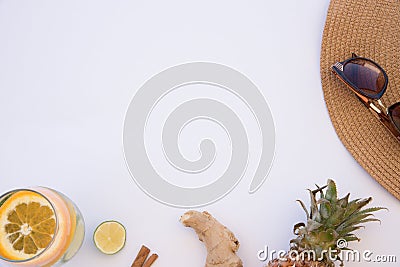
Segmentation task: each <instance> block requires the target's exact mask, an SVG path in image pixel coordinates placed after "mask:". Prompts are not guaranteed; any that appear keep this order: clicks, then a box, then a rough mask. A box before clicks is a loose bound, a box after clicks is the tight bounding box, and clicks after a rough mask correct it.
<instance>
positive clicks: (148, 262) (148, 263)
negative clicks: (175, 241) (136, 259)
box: [143, 254, 158, 267]
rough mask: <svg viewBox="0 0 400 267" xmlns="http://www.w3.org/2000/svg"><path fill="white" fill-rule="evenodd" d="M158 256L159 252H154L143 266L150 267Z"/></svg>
mask: <svg viewBox="0 0 400 267" xmlns="http://www.w3.org/2000/svg"><path fill="white" fill-rule="evenodd" d="M157 258H158V255H157V254H152V255H151V256H150V257H149V258H148V260H147V261H146V262H145V263H144V264H143V267H150V266H151V265H152V264H153V263H154V262H155V261H156V259H157Z"/></svg>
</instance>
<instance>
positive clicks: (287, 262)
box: [266, 257, 335, 267]
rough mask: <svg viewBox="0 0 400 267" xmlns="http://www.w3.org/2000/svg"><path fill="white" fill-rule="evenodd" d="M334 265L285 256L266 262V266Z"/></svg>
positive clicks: (304, 266)
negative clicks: (284, 258)
mask: <svg viewBox="0 0 400 267" xmlns="http://www.w3.org/2000/svg"><path fill="white" fill-rule="evenodd" d="M295 266H296V267H334V266H335V265H329V264H328V265H327V263H325V262H319V261H308V260H295V261H293V260H291V259H290V258H289V257H286V260H280V259H274V260H272V261H270V262H268V264H267V266H266V267H295Z"/></svg>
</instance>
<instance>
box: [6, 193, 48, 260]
mask: <svg viewBox="0 0 400 267" xmlns="http://www.w3.org/2000/svg"><path fill="white" fill-rule="evenodd" d="M0 205H1V206H0V255H1V256H2V257H3V258H6V259H9V260H26V259H29V258H32V257H34V256H35V255H38V254H39V253H41V252H42V251H43V250H44V249H45V248H46V247H47V246H48V245H49V244H50V243H51V241H52V239H53V236H54V233H55V231H56V218H55V213H54V210H53V208H52V206H51V205H50V203H49V202H48V201H47V200H46V199H45V198H44V197H43V196H42V195H40V194H38V193H36V192H33V191H28V190H21V191H17V192H15V193H12V194H11V195H10V196H8V198H7V199H6V200H4V201H3V203H0Z"/></svg>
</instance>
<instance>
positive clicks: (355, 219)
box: [267, 180, 384, 267]
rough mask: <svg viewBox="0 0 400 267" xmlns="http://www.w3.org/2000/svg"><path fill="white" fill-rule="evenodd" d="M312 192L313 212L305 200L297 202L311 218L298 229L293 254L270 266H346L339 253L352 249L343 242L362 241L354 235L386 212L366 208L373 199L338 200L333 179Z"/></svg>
mask: <svg viewBox="0 0 400 267" xmlns="http://www.w3.org/2000/svg"><path fill="white" fill-rule="evenodd" d="M324 191H325V192H324ZM309 192H310V198H311V209H310V211H308V210H307V209H306V207H305V205H304V203H303V202H302V201H301V200H297V201H298V202H299V203H300V205H301V207H302V208H303V209H304V211H305V213H306V215H307V222H306V223H298V224H296V225H295V226H294V230H293V231H294V234H295V235H296V238H294V239H292V240H291V241H290V248H291V250H290V252H289V253H288V254H286V255H285V257H284V258H283V259H282V258H280V259H273V260H272V261H270V262H269V263H268V265H267V267H289V266H290V267H292V266H296V267H334V266H335V261H336V260H338V261H340V262H341V264H340V266H343V261H342V260H341V259H340V257H339V254H340V253H341V250H346V249H347V250H348V248H347V247H343V246H342V244H341V243H340V242H342V243H345V244H347V242H350V241H359V238H358V237H357V236H355V235H354V233H353V232H354V231H355V230H357V229H359V228H361V227H363V226H362V224H363V223H366V222H371V221H379V220H378V219H375V218H371V216H372V213H373V212H375V211H378V210H381V209H384V208H382V207H374V208H365V209H364V206H366V205H367V204H368V203H369V202H370V201H371V200H372V198H371V197H369V198H366V199H355V200H352V201H349V196H350V194H347V195H346V196H345V197H343V198H338V197H337V190H336V184H335V182H334V181H332V180H328V183H327V185H325V186H324V187H318V186H317V189H316V190H313V191H311V190H309ZM318 193H319V199H317V194H318ZM311 252H313V253H311ZM296 256H298V257H297V258H296Z"/></svg>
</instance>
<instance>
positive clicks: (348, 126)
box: [320, 0, 400, 199]
mask: <svg viewBox="0 0 400 267" xmlns="http://www.w3.org/2000/svg"><path fill="white" fill-rule="evenodd" d="M399 48H400V1H398V0H395V1H386V0H380V1H376V0H332V1H331V2H330V5H329V8H328V14H327V18H326V22H325V28H324V33H323V39H322V49H321V63H320V68H321V80H322V88H323V92H324V98H325V102H326V105H327V108H328V112H329V116H330V118H331V120H332V123H333V126H334V128H335V130H336V133H337V135H338V136H339V138H340V140H341V141H342V143H343V144H344V146H345V147H346V148H347V150H348V151H349V152H350V153H351V155H352V156H353V157H354V158H355V159H356V161H357V162H358V163H359V164H360V165H361V166H362V167H363V168H364V169H365V170H366V171H367V172H368V173H369V174H370V175H371V176H372V177H373V178H374V179H376V180H377V181H378V183H380V184H381V185H382V186H383V187H384V188H386V189H387V190H388V191H389V192H390V193H391V194H393V195H394V196H395V197H396V198H397V199H400V161H399V160H400V142H399V141H397V140H396V138H395V137H394V136H392V134H391V133H390V132H388V130H387V129H386V128H385V127H384V126H383V125H382V124H381V123H380V122H379V120H378V118H377V117H376V116H375V115H374V114H372V113H371V112H370V111H369V110H368V109H367V108H366V107H365V106H364V105H363V104H362V103H361V102H360V101H359V100H358V99H357V97H356V96H355V95H354V93H352V92H351V91H350V90H349V89H348V88H347V87H346V86H345V85H344V84H343V83H342V82H341V81H339V80H338V79H337V78H336V77H335V76H334V74H333V73H332V72H331V66H332V65H333V64H334V63H335V62H338V61H343V60H345V59H347V58H349V57H351V54H352V53H353V52H354V53H356V54H357V55H358V56H362V57H366V58H370V59H372V60H373V61H375V62H377V63H378V64H379V65H380V66H381V67H383V69H385V71H386V73H387V75H388V77H389V85H388V88H387V91H386V93H385V94H384V96H383V97H382V101H383V103H384V104H385V105H387V106H389V105H391V104H394V103H395V102H398V101H400V49H399ZM349 176H351V174H349ZM350 178H351V177H350Z"/></svg>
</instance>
